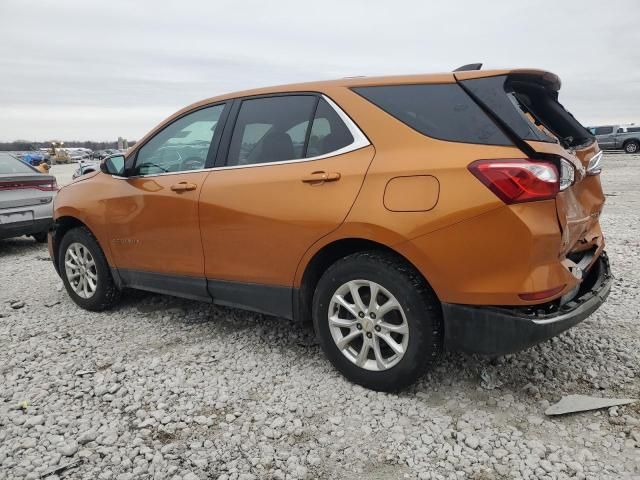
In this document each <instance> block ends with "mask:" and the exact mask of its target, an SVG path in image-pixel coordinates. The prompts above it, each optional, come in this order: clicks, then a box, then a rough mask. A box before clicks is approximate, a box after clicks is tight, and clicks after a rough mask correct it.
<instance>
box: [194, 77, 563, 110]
mask: <svg viewBox="0 0 640 480" xmlns="http://www.w3.org/2000/svg"><path fill="white" fill-rule="evenodd" d="M508 74H530V75H541V76H542V75H551V76H553V77H555V75H554V74H552V73H550V72H547V71H545V70H536V69H502V70H472V71H464V72H444V73H429V74H412V75H391V76H376V77H365V76H361V77H345V78H339V79H333V80H320V81H314V82H302V83H290V84H284V85H274V86H270V87H261V88H254V89H250V90H241V91H237V92H229V93H225V94H222V95H217V96H215V97H210V98H206V99H204V100H201V101H199V102H195V103H193V104H191V105H189V106H187V107H185V108H184V109H183V110H191V109H193V108H197V107H198V106H202V105H205V104H209V103H215V102H220V101H224V100H228V99H231V98H240V97H249V96H253V95H265V94H270V93H284V92H316V91H317V92H322V91H324V90H326V89H327V88H333V87H344V88H354V87H365V86H375V85H400V84H415V83H453V82H455V81H456V79H458V80H469V79H472V78H484V77H494V76H498V75H508ZM556 78H557V77H556Z"/></svg>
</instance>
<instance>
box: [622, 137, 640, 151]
mask: <svg viewBox="0 0 640 480" xmlns="http://www.w3.org/2000/svg"><path fill="white" fill-rule="evenodd" d="M639 150H640V143H638V142H636V141H635V140H632V141H630V142H627V143H625V145H624V151H625V152H627V153H638V151H639Z"/></svg>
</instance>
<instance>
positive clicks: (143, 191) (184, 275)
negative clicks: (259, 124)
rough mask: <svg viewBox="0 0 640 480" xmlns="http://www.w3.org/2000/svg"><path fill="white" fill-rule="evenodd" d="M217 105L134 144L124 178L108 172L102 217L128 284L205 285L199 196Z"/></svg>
mask: <svg viewBox="0 0 640 480" xmlns="http://www.w3.org/2000/svg"><path fill="white" fill-rule="evenodd" d="M224 109H225V105H224V104H221V105H214V106H209V107H206V108H201V109H199V110H196V111H194V112H191V113H189V114H187V115H185V116H182V117H180V118H179V119H177V120H175V121H174V122H173V123H171V124H169V125H168V126H167V127H165V128H164V129H162V130H161V131H160V132H159V133H157V134H156V135H155V136H153V137H152V138H151V139H150V140H149V141H148V142H146V143H145V144H144V145H142V147H141V148H139V149H138V150H137V152H136V153H135V161H134V164H133V167H132V168H131V169H130V170H131V171H130V172H128V175H127V178H117V177H116V178H113V190H112V191H113V194H112V195H110V199H109V200H107V201H106V204H105V217H106V220H107V224H108V225H109V228H110V229H109V237H110V246H111V251H112V254H113V256H114V260H115V265H116V267H117V268H118V270H119V271H120V274H121V276H122V277H123V279H124V280H125V283H127V284H129V285H130V286H136V287H139V288H148V289H151V290H157V291H166V292H169V293H170V292H171V289H172V288H173V289H174V290H175V289H178V290H179V289H180V288H182V289H184V290H186V291H187V292H189V291H192V287H193V283H194V282H192V281H190V279H197V281H196V282H195V283H196V284H197V285H204V255H203V251H202V242H201V239H200V226H199V219H198V197H199V195H200V192H201V190H202V186H203V184H204V181H205V179H206V177H207V174H208V170H205V166H206V165H207V164H206V162H207V159H208V158H209V159H210V158H211V157H212V156H213V155H215V150H216V148H217V143H218V142H219V137H220V133H221V130H222V125H219V124H221V123H223V122H222V121H221V119H222V118H223V117H222V114H223V112H224ZM167 282H172V284H173V285H174V287H171V284H170V283H167ZM181 282H182V284H183V285H182V287H180V284H181ZM163 285H165V286H166V287H167V288H164V289H163V288H162V286H163ZM175 285H177V287H175ZM203 288H204V289H205V290H206V286H204V287H203ZM183 293H184V292H183ZM191 296H195V297H199V296H201V295H198V294H196V293H195V292H194V294H193V295H191Z"/></svg>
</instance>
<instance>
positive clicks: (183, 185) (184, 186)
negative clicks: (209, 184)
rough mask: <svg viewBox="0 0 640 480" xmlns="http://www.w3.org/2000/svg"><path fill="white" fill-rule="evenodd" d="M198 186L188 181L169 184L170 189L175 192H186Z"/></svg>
mask: <svg viewBox="0 0 640 480" xmlns="http://www.w3.org/2000/svg"><path fill="white" fill-rule="evenodd" d="M196 188H198V186H197V185H196V184H195V183H190V182H180V183H176V184H174V185H171V190H172V191H174V192H177V193H181V192H188V191H190V190H195V189H196Z"/></svg>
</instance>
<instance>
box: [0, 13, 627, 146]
mask: <svg viewBox="0 0 640 480" xmlns="http://www.w3.org/2000/svg"><path fill="white" fill-rule="evenodd" d="M471 62H483V63H484V65H485V67H484V68H499V67H508V68H511V67H536V68H542V69H547V70H550V71H553V72H554V73H557V74H558V75H559V76H560V77H561V79H562V82H563V87H562V90H561V92H560V99H561V102H562V103H563V104H565V106H566V107H567V108H568V109H569V110H571V111H572V112H573V113H574V115H575V116H576V117H577V118H578V119H579V120H580V121H582V123H583V124H585V125H587V124H597V123H624V122H637V123H640V1H638V0H619V1H616V0H610V1H609V2H602V1H592V0H576V1H566V0H565V1H561V0H538V1H514V0H507V1H493V0H492V1H489V0H479V1H472V0H469V1H453V0H447V1H442V2H436V1H424V0H415V1H405V0H393V1H391V0H384V1H364V0H363V1H349V0H322V1H318V0H314V1H307V0H297V1H277V0H274V1H264V0H260V1H242V0H235V1H220V0H217V1H213V0H179V1H160V0H144V1H143V0H136V1H128V0H104V1H103V0H64V1H61V0H51V1H49V0H39V1H36V0H0V141H6V140H16V139H30V140H52V139H66V140H73V139H77V140H115V138H117V137H118V136H123V137H126V138H128V139H137V138H140V137H141V136H142V135H143V134H144V133H146V132H147V131H148V130H150V129H151V128H152V127H153V126H155V125H156V124H157V123H158V122H160V121H161V120H162V119H163V118H165V117H167V116H168V115H170V114H171V113H173V112H174V111H176V110H178V109H180V108H181V107H183V106H185V105H187V104H188V103H191V102H193V101H196V100H200V99H202V98H206V97H210V96H213V95H217V94H220V93H223V92H229V91H234V90H241V89H246V88H252V87H259V86H266V85H273V84H280V83H290V82H298V81H307V80H318V79H328V78H336V77H345V76H355V75H380V74H382V75H384V74H401V73H420V72H439V71H450V70H452V69H453V68H455V67H457V66H460V65H462V64H465V63H471Z"/></svg>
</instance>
